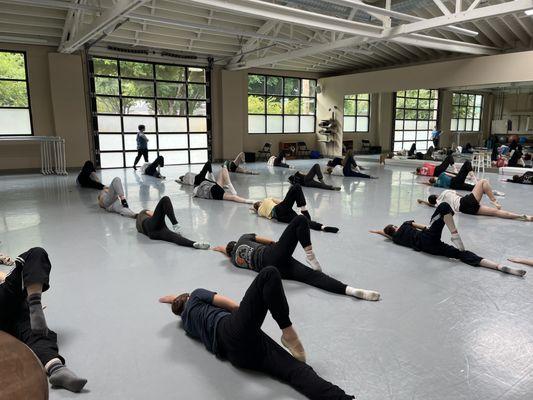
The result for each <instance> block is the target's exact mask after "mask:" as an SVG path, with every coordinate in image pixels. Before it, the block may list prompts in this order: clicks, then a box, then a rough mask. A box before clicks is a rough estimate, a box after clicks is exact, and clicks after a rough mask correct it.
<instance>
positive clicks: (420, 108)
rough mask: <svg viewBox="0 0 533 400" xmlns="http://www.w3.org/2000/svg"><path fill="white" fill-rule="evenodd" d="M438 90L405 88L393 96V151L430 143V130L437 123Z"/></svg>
mask: <svg viewBox="0 0 533 400" xmlns="http://www.w3.org/2000/svg"><path fill="white" fill-rule="evenodd" d="M438 96H439V94H438V91H437V90H429V89H419V90H405V91H401V92H397V93H396V96H395V110H394V112H395V117H394V151H398V150H403V149H409V148H410V147H411V145H412V144H413V143H416V148H417V150H427V148H428V147H429V146H430V145H431V131H432V130H433V129H434V128H435V126H436V125H437V114H438V104H439V101H438Z"/></svg>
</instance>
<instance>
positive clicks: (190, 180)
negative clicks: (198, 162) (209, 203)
mask: <svg viewBox="0 0 533 400" xmlns="http://www.w3.org/2000/svg"><path fill="white" fill-rule="evenodd" d="M208 175H209V176H208ZM176 182H178V183H181V184H184V185H191V184H192V185H194V190H193V194H194V196H195V197H199V198H201V199H209V200H226V201H234V202H236V203H247V204H253V203H254V201H253V200H250V199H245V198H243V197H240V196H238V195H237V191H236V190H235V188H234V187H233V184H232V183H231V179H230V177H229V173H228V169H227V168H226V167H225V166H222V168H221V169H220V172H219V173H218V176H217V177H216V178H215V177H214V176H213V168H212V166H211V163H210V162H209V161H208V162H206V163H205V164H204V166H203V168H202V170H201V171H200V173H198V174H194V173H192V172H187V173H186V174H185V175H182V176H180V177H179V179H177V180H176ZM224 188H227V189H228V190H229V191H230V193H226V191H225V190H224Z"/></svg>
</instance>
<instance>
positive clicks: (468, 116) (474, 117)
mask: <svg viewBox="0 0 533 400" xmlns="http://www.w3.org/2000/svg"><path fill="white" fill-rule="evenodd" d="M482 109H483V95H481V94H469V93H453V94H452V123H451V127H450V129H451V131H452V132H479V131H480V129H481V112H482Z"/></svg>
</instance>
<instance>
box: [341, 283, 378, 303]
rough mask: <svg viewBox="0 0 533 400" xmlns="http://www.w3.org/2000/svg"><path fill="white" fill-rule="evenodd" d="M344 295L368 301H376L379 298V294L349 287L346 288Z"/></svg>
mask: <svg viewBox="0 0 533 400" xmlns="http://www.w3.org/2000/svg"><path fill="white" fill-rule="evenodd" d="M346 295H347V296H352V297H357V298H358V299H363V300H368V301H377V300H379V298H380V294H379V292H375V291H374V290H366V289H357V288H354V287H351V286H346Z"/></svg>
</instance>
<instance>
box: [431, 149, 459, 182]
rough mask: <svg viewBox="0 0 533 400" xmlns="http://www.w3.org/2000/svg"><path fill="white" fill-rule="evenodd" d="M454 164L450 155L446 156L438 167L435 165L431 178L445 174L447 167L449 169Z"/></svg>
mask: <svg viewBox="0 0 533 400" xmlns="http://www.w3.org/2000/svg"><path fill="white" fill-rule="evenodd" d="M454 163H455V160H454V159H453V156H452V155H451V154H450V155H447V156H446V158H445V159H444V161H443V162H442V163H441V164H440V165H437V166H436V167H435V170H434V171H433V176H437V177H438V176H439V175H440V174H442V173H443V172H445V171H446V170H447V169H448V167H450V166H451V165H453V164H454Z"/></svg>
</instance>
